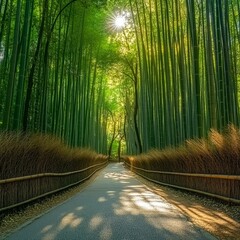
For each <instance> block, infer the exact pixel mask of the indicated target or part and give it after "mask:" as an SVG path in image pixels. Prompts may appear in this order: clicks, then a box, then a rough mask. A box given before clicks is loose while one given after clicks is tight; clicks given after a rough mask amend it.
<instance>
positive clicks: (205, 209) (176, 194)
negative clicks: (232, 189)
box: [0, 173, 240, 240]
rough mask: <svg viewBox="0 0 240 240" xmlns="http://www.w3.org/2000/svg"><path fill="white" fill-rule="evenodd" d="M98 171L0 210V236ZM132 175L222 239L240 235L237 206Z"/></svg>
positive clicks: (63, 198)
mask: <svg viewBox="0 0 240 240" xmlns="http://www.w3.org/2000/svg"><path fill="white" fill-rule="evenodd" d="M98 174H99V173H98ZM98 174H95V176H94V177H92V178H91V179H90V180H88V181H86V182H85V183H83V184H81V185H79V186H76V187H73V188H71V189H69V190H66V191H64V192H62V193H60V194H56V195H54V196H51V197H48V198H45V199H42V200H40V201H38V202H36V203H34V204H31V205H28V206H26V207H22V208H20V209H17V210H15V211H10V212H8V214H0V239H3V238H4V237H5V236H6V235H7V234H9V233H10V232H12V231H13V230H15V229H17V228H18V227H19V226H21V225H23V224H26V222H29V221H31V219H33V218H35V217H36V216H38V215H41V214H44V213H45V212H47V211H49V210H50V209H51V208H53V207H54V206H56V205H58V204H61V203H62V202H64V201H67V200H68V199H69V198H70V197H72V196H74V195H75V194H76V193H78V192H79V191H81V190H83V189H84V188H85V187H87V186H88V185H89V184H90V183H92V182H93V181H94V179H95V178H96V177H97V176H98ZM135 176H136V178H137V179H138V180H139V181H141V182H142V183H144V184H145V185H147V187H148V188H149V189H150V190H151V191H153V192H155V193H157V194H158V195H160V196H161V197H163V198H165V199H166V200H167V201H168V202H169V203H171V204H173V205H174V206H175V207H176V208H178V209H179V210H180V211H181V212H182V213H183V214H184V215H185V216H186V217H187V218H188V219H189V220H190V221H191V222H193V223H194V224H195V225H197V226H199V227H200V228H203V229H205V230H206V231H208V232H210V233H211V234H212V235H214V236H216V237H217V238H219V239H221V240H236V239H240V230H239V229H240V206H237V205H230V204H226V203H224V202H221V201H218V200H214V199H211V198H207V197H203V196H200V195H196V194H192V193H188V192H183V191H179V190H176V189H172V188H169V187H164V186H159V185H157V184H155V183H151V182H149V181H147V180H145V179H143V178H142V177H139V176H137V175H135Z"/></svg>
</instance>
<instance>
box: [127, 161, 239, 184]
mask: <svg viewBox="0 0 240 240" xmlns="http://www.w3.org/2000/svg"><path fill="white" fill-rule="evenodd" d="M125 164H127V165H128V166H129V167H131V168H135V169H138V170H141V171H143V172H148V173H159V174H168V175H178V176H188V177H203V178H220V179H231V180H240V176H238V175H222V174H202V173H180V172H164V171H156V170H149V169H144V168H139V167H135V166H133V165H130V164H128V163H126V162H125Z"/></svg>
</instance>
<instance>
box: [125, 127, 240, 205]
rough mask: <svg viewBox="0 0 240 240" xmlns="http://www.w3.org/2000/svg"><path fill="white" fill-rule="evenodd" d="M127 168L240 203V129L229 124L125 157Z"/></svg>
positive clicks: (177, 186) (142, 174)
mask: <svg viewBox="0 0 240 240" xmlns="http://www.w3.org/2000/svg"><path fill="white" fill-rule="evenodd" d="M124 162H125V164H126V166H127V167H129V168H130V170H132V171H133V172H135V173H137V174H138V175H140V176H142V177H144V178H146V179H148V180H150V181H152V182H156V183H159V184H163V185H166V186H171V187H176V188H179V189H183V190H189V191H193V192H197V193H201V194H205V195H208V196H211V197H215V198H219V199H222V200H226V201H229V202H233V203H236V204H240V132H239V130H238V129H236V128H235V127H234V126H232V125H231V126H229V127H228V129H226V131H225V132H224V134H220V133H218V132H217V131H214V130H212V131H211V132H210V134H209V138H208V139H205V140H203V139H195V140H189V141H187V142H186V144H185V145H184V146H181V147H178V148H170V149H164V150H152V151H150V152H149V153H146V154H141V155H138V156H126V157H125V158H124Z"/></svg>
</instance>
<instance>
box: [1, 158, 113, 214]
mask: <svg viewBox="0 0 240 240" xmlns="http://www.w3.org/2000/svg"><path fill="white" fill-rule="evenodd" d="M107 163H108V161H106V162H103V163H99V164H95V165H93V166H90V167H87V168H85V169H82V170H79V171H74V172H68V173H42V174H35V175H31V176H24V177H18V178H10V179H4V180H0V192H1V194H0V212H2V211H5V210H8V209H11V208H13V207H17V206H20V205H22V204H25V203H28V202H31V201H34V200H36V199H39V198H41V197H44V196H47V195H50V194H53V193H56V192H59V191H61V190H64V189H66V188H69V187H71V186H74V185H76V184H79V183H81V182H83V181H85V180H87V179H88V178H90V177H91V176H92V175H93V174H94V173H96V172H97V171H98V170H100V169H102V168H103V167H105V166H106V164H107Z"/></svg>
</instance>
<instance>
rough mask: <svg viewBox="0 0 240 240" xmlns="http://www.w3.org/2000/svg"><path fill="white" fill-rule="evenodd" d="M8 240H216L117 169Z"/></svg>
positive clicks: (111, 167)
mask: <svg viewBox="0 0 240 240" xmlns="http://www.w3.org/2000/svg"><path fill="white" fill-rule="evenodd" d="M7 239H11V240H13V239H15V240H40V239H41V240H53V239H56V240H63V239H64V240H68V239H70V240H71V239H78V240H109V239H111V240H120V239H121V240H141V239H142V240H164V239H169V240H174V239H184V240H186V239H190V240H192V239H199V240H204V239H215V238H214V237H212V236H210V235H209V234H208V233H206V232H204V231H203V230H200V229H198V228H196V227H195V226H194V225H193V224H191V223H190V222H188V220H187V218H186V217H184V216H183V215H182V214H180V213H179V212H178V211H177V209H176V208H175V207H173V206H171V205H170V204H169V203H168V202H166V201H165V200H164V199H163V198H161V197H159V196H158V195H156V194H154V193H152V192H151V191H149V190H148V189H147V187H146V186H145V185H143V184H142V183H140V182H139V181H138V180H136V179H134V177H133V175H132V174H131V173H130V172H129V171H127V170H126V169H125V168H124V167H123V166H122V164H110V165H108V166H107V167H106V168H105V169H104V170H103V171H101V173H100V174H99V176H98V177H97V178H96V179H95V181H94V182H93V183H92V184H91V185H90V186H88V187H87V188H86V189H85V190H83V191H81V192H80V193H79V194H77V195H76V196H74V197H72V198H71V199H70V200H68V201H67V202H65V203H63V204H61V205H59V206H57V207H55V208H53V209H52V210H51V211H49V212H47V213H46V214H44V215H42V216H40V217H39V218H36V219H35V220H34V221H32V222H31V223H29V224H28V225H26V226H24V227H22V228H21V229H20V230H18V231H17V232H15V233H13V234H12V235H11V236H9V237H8V238H7Z"/></svg>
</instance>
